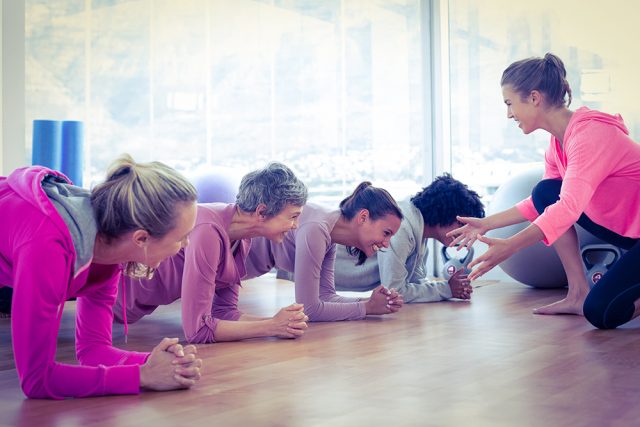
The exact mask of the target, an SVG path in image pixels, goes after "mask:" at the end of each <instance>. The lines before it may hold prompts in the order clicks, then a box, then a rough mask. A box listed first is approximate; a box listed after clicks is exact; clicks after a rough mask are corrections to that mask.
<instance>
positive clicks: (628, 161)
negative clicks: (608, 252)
mask: <svg viewBox="0 0 640 427" xmlns="http://www.w3.org/2000/svg"><path fill="white" fill-rule="evenodd" d="M543 179H561V180H562V187H561V190H560V200H558V201H557V202H556V203H554V204H553V205H551V206H548V207H547V208H546V209H545V211H544V212H543V213H542V214H541V215H539V214H538V212H537V211H536V209H535V207H534V205H533V201H532V200H531V197H529V198H527V199H525V200H523V201H521V202H519V203H518V204H517V205H516V208H517V209H518V210H519V211H520V213H521V214H522V215H523V216H524V217H525V218H526V219H528V220H529V221H531V222H533V223H534V224H535V225H537V226H538V227H539V228H540V230H542V232H543V233H544V236H545V237H544V242H545V244H547V245H551V244H553V243H554V242H555V241H556V240H557V239H558V238H559V237H560V236H561V235H562V234H564V233H565V232H566V231H567V230H568V229H569V227H571V226H572V225H573V224H574V223H575V222H576V221H577V220H578V218H579V217H580V215H581V214H582V213H583V212H584V213H585V214H586V215H587V216H588V217H589V218H590V219H591V220H592V221H593V222H595V223H596V224H599V225H601V226H603V227H605V228H608V229H609V230H611V231H614V232H616V233H618V234H620V235H622V236H626V237H631V238H638V237H640V215H638V209H639V208H638V207H639V206H640V145H638V144H637V143H635V142H634V141H633V140H632V139H631V138H630V137H629V131H628V130H627V128H626V126H625V125H624V122H623V120H622V117H621V116H620V115H615V116H614V115H610V114H606V113H601V112H599V111H595V110H590V109H588V108H586V107H582V108H579V109H578V110H577V111H575V112H574V114H573V116H572V117H571V120H570V121H569V125H568V126H567V129H566V131H565V134H564V144H563V145H561V144H560V142H559V141H558V140H557V139H556V138H555V137H554V136H552V137H551V144H550V145H549V148H548V149H547V151H546V153H545V172H544V176H543Z"/></svg>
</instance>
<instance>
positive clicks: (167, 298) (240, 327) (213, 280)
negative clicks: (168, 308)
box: [114, 162, 308, 343]
mask: <svg viewBox="0 0 640 427" xmlns="http://www.w3.org/2000/svg"><path fill="white" fill-rule="evenodd" d="M306 201H307V188H306V186H305V185H304V184H303V183H302V182H301V181H300V180H299V179H298V178H297V177H296V176H295V175H294V174H293V172H292V171H291V170H290V169H289V168H288V167H287V166H285V165H283V164H281V163H275V162H274V163H270V164H269V165H267V166H266V167H265V168H263V169H260V170H257V171H253V172H251V173H249V174H247V175H246V176H245V177H244V178H243V179H242V181H241V183H240V189H239V192H238V196H237V199H236V203H232V204H222V203H208V204H201V205H199V206H198V215H197V219H196V226H195V228H194V229H193V232H192V233H191V236H190V244H189V246H187V247H186V248H184V249H182V250H181V251H180V252H178V254H176V255H175V256H173V257H171V258H169V259H168V260H166V261H165V262H163V263H162V264H161V265H160V267H159V268H158V269H157V270H156V271H155V273H154V276H153V278H142V279H128V280H127V282H126V283H125V289H124V292H122V293H121V294H120V295H119V297H118V302H117V304H116V306H115V307H114V315H115V319H116V320H117V321H119V322H124V323H126V322H129V323H132V322H135V321H137V320H138V319H140V318H141V317H143V316H145V315H147V314H150V313H151V312H153V311H154V310H155V309H156V308H157V307H158V306H160V305H166V304H170V303H172V302H173V301H175V300H177V299H179V298H181V299H182V327H183V331H184V334H185V337H186V339H187V341H189V342H191V343H212V342H217V341H235V340H241V339H246V338H256V337H265V336H276V337H280V338H297V337H299V336H301V335H302V334H303V333H304V330H305V329H306V328H307V324H306V321H307V320H308V318H307V316H306V315H305V313H304V311H303V307H302V305H300V304H291V305H289V306H288V307H284V308H282V309H281V310H280V311H278V313H276V314H275V315H274V316H273V317H270V318H263V317H257V316H251V315H248V314H245V313H242V312H241V311H240V310H238V295H239V292H240V280H241V279H242V278H243V277H244V276H245V257H246V255H247V252H248V251H249V246H250V245H251V238H252V237H257V236H261V237H265V238H267V239H269V240H272V241H275V242H281V241H282V240H283V239H284V236H285V234H286V233H287V231H289V230H291V229H292V228H295V227H296V226H297V223H298V216H299V215H300V213H301V212H302V208H303V206H304V204H305V203H306Z"/></svg>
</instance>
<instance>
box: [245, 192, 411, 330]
mask: <svg viewBox="0 0 640 427" xmlns="http://www.w3.org/2000/svg"><path fill="white" fill-rule="evenodd" d="M401 221H402V212H401V211H400V208H399V207H398V205H397V204H396V202H395V200H394V199H393V197H391V195H390V194H389V193H388V192H387V191H386V190H384V189H382V188H377V187H374V186H372V185H371V183H370V182H363V183H361V184H360V185H358V187H357V188H356V189H355V191H354V192H353V193H352V194H351V195H350V196H349V197H347V198H346V199H344V200H343V201H342V202H341V203H340V209H338V210H327V209H324V208H322V207H320V206H317V205H307V206H305V208H304V212H303V213H302V215H300V222H299V225H298V227H296V228H293V229H291V230H290V231H289V232H288V233H287V234H286V236H285V238H284V241H283V242H281V243H274V242H273V241H269V240H267V239H265V238H258V239H254V240H253V241H252V242H251V250H250V252H249V254H248V256H247V260H246V266H247V278H248V279H249V278H253V277H257V276H260V275H262V274H265V273H267V272H269V271H271V269H272V268H274V267H275V268H277V269H279V270H284V271H288V272H290V273H293V274H294V280H295V285H296V286H295V289H296V302H298V303H300V304H303V305H304V309H305V312H306V313H307V314H308V315H309V319H310V320H311V321H334V320H357V319H363V318H364V317H365V316H366V315H368V314H389V313H395V312H396V311H398V310H399V309H400V307H402V304H403V300H402V296H400V295H399V294H398V292H397V291H396V290H395V289H387V288H385V287H384V286H382V285H381V286H378V287H377V288H375V289H374V290H373V292H372V294H371V297H370V298H368V299H364V300H363V299H360V298H347V297H342V296H339V295H338V294H337V293H336V289H335V283H334V263H335V258H336V244H342V245H345V246H348V247H349V248H351V249H350V251H351V254H352V255H354V263H355V261H358V262H360V263H362V262H363V261H364V260H365V259H366V258H367V257H370V256H372V255H374V254H375V253H376V252H377V251H378V250H380V249H382V248H388V247H389V240H390V239H391V236H393V235H394V234H395V233H396V232H397V231H398V229H399V228H400V223H401ZM355 256H357V257H358V258H355Z"/></svg>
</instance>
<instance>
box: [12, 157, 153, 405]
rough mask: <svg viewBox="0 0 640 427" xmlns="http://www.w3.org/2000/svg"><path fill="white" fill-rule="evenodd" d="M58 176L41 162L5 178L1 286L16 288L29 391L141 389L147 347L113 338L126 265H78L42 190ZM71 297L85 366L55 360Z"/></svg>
mask: <svg viewBox="0 0 640 427" xmlns="http://www.w3.org/2000/svg"><path fill="white" fill-rule="evenodd" d="M51 175H52V176H56V177H60V178H62V179H64V180H65V181H68V180H67V178H66V177H64V175H62V174H60V173H58V172H54V171H51V170H48V169H46V168H43V167H39V166H34V167H28V168H22V169H17V170H16V171H14V172H13V173H12V174H11V175H10V176H9V177H0V224H2V231H1V235H2V238H0V286H9V287H12V288H13V305H12V310H11V334H12V340H13V352H14V358H15V363H16V369H17V371H18V376H19V377H20V384H21V386H22V390H23V391H24V393H25V395H27V397H30V398H55V399H61V398H64V397H84V396H99V395H106V394H135V393H138V392H139V390H140V367H139V365H141V364H143V363H144V362H145V360H146V358H147V357H148V354H147V353H137V352H129V351H123V350H119V349H117V348H114V347H113V346H112V341H111V328H112V319H113V316H112V312H111V307H112V306H113V304H114V302H115V299H116V293H117V284H118V280H119V278H120V267H119V266H118V265H98V264H92V263H91V262H90V261H89V262H88V263H86V264H85V265H83V266H80V267H79V268H75V267H74V264H75V258H76V251H75V249H74V245H73V240H72V238H71V234H70V232H69V229H68V228H67V226H66V224H65V222H64V220H63V219H62V217H61V216H60V215H59V214H58V211H57V210H56V208H55V206H54V205H53V204H52V202H51V201H50V200H49V198H48V197H47V195H46V194H45V192H44V190H43V189H42V182H43V180H44V179H45V178H46V177H47V176H51ZM90 214H91V215H93V212H91V213H90ZM94 241H95V236H94ZM74 270H75V271H74ZM72 297H76V298H77V314H76V356H77V358H78V361H79V362H80V366H78V365H67V364H62V363H58V362H56V360H55V355H56V340H57V335H58V329H59V327H60V319H61V317H62V310H63V307H64V303H65V301H66V300H67V299H69V298H72Z"/></svg>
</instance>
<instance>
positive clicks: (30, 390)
mask: <svg viewBox="0 0 640 427" xmlns="http://www.w3.org/2000/svg"><path fill="white" fill-rule="evenodd" d="M20 388H21V389H22V392H23V393H24V395H25V396H26V397H27V398H28V399H59V397H56V396H54V395H53V394H52V393H49V392H48V391H47V387H46V386H45V380H44V378H42V377H41V376H38V378H29V379H26V378H23V379H21V380H20Z"/></svg>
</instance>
